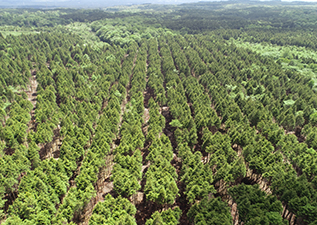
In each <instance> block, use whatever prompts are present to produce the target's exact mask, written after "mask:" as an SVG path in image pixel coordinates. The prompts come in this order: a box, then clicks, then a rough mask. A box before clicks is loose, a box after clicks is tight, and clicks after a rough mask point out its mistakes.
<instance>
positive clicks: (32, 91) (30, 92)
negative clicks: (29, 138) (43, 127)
mask: <svg viewBox="0 0 317 225" xmlns="http://www.w3.org/2000/svg"><path fill="white" fill-rule="evenodd" d="M31 74H32V76H31V77H30V78H29V81H30V84H29V85H28V88H27V91H26V94H27V96H28V100H29V101H30V102H31V103H32V105H33V109H32V110H31V112H30V114H31V120H30V122H29V124H28V132H29V131H31V130H34V131H35V129H36V123H35V108H36V96H37V92H36V90H37V86H38V82H37V80H36V70H32V71H31Z"/></svg>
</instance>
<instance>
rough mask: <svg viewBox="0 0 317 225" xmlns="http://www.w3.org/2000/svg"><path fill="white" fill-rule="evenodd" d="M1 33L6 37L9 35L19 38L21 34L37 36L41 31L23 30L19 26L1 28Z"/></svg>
mask: <svg viewBox="0 0 317 225" xmlns="http://www.w3.org/2000/svg"><path fill="white" fill-rule="evenodd" d="M0 33H1V34H2V35H3V36H4V37H6V36H8V35H14V36H18V35H21V34H36V33H40V31H38V30H35V29H33V28H21V27H18V26H0Z"/></svg>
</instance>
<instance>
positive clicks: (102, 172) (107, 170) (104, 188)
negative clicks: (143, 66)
mask: <svg viewBox="0 0 317 225" xmlns="http://www.w3.org/2000/svg"><path fill="white" fill-rule="evenodd" d="M128 56H129V55H128V54H126V55H125V56H124V59H122V60H121V67H122V64H123V63H124V60H126V58H127V57H128ZM136 58H137V51H136V53H135V55H134V56H133V65H132V68H131V73H130V75H129V83H128V84H127V86H126V89H125V95H124V98H123V100H122V102H121V105H120V114H119V123H118V126H117V131H116V133H117V135H116V138H115V140H113V141H112V143H111V146H110V152H109V153H108V155H107V156H106V157H105V159H104V160H105V166H102V167H101V168H100V169H99V172H98V179H97V181H96V183H95V184H94V188H95V191H96V196H95V197H93V198H92V199H91V200H90V201H89V203H88V204H87V205H86V207H85V209H84V210H83V215H81V218H80V221H79V224H81V225H88V223H89V219H90V217H91V215H92V213H93V209H94V207H95V206H96V204H97V203H98V202H100V201H103V200H104V196H105V195H106V194H108V193H112V192H113V182H112V181H111V180H110V177H111V174H112V169H113V166H114V161H113V160H114V157H115V156H114V154H113V150H114V149H115V148H116V147H117V146H118V144H119V143H120V136H119V135H120V132H119V131H120V128H121V126H122V121H123V114H124V111H125V109H126V105H127V104H128V99H129V97H128V95H129V89H130V86H131V84H130V82H131V78H132V76H133V69H134V67H135V61H136ZM119 82H120V77H119ZM105 107H107V106H105ZM112 194H113V193H112Z"/></svg>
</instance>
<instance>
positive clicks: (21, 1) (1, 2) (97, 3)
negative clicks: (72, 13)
mask: <svg viewBox="0 0 317 225" xmlns="http://www.w3.org/2000/svg"><path fill="white" fill-rule="evenodd" d="M197 1H198V0H0V7H3V6H6V7H23V6H35V5H37V6H40V5H41V6H57V7H90V8H91V7H107V6H115V5H131V4H143V3H159V4H181V3H189V2H197ZM282 1H291V0H282ZM299 1H310V2H317V0H299Z"/></svg>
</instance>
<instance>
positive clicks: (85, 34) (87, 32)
mask: <svg viewBox="0 0 317 225" xmlns="http://www.w3.org/2000/svg"><path fill="white" fill-rule="evenodd" d="M65 28H66V30H68V31H70V32H72V33H74V34H77V35H78V36H80V37H81V38H83V39H84V40H85V42H87V43H88V44H90V45H93V46H98V47H101V46H102V45H107V44H106V43H105V42H102V41H100V39H99V38H98V37H97V36H96V34H95V32H93V31H92V30H91V27H90V23H80V22H75V23H71V24H68V25H67V26H65Z"/></svg>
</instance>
